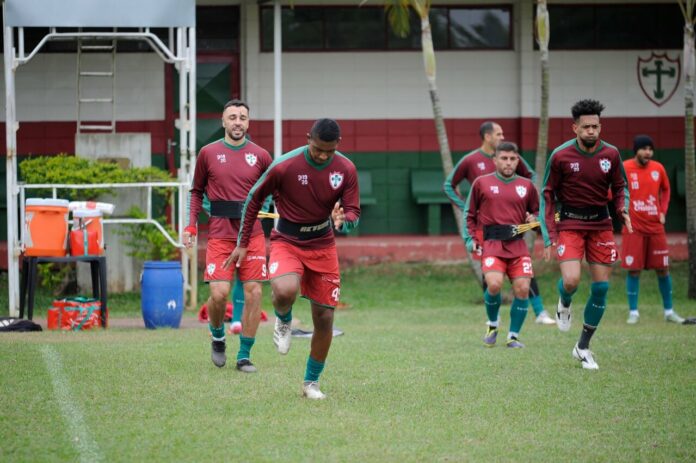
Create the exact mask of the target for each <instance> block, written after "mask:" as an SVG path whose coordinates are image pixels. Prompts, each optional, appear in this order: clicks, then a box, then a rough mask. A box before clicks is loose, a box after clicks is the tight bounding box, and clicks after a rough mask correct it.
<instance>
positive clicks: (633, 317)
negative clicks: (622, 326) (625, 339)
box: [626, 310, 640, 325]
mask: <svg viewBox="0 0 696 463" xmlns="http://www.w3.org/2000/svg"><path fill="white" fill-rule="evenodd" d="M639 318H640V314H638V311H633V310H630V311H629V312H628V319H627V320H626V323H628V324H629V325H635V324H636V323H638V319H639Z"/></svg>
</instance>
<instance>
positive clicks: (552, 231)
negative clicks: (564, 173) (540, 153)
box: [539, 154, 561, 247]
mask: <svg viewBox="0 0 696 463" xmlns="http://www.w3.org/2000/svg"><path fill="white" fill-rule="evenodd" d="M556 160H557V158H555V156H554V154H551V157H550V158H549V160H548V162H547V163H546V171H545V172H544V183H543V184H542V187H541V192H542V194H541V201H540V203H539V221H540V222H541V236H542V237H543V239H544V247H549V246H551V245H552V244H555V243H556V240H557V239H558V238H557V233H556V222H555V220H556V219H555V213H556V194H555V190H556V188H557V187H558V185H559V184H560V180H561V177H560V169H559V167H558V162H556Z"/></svg>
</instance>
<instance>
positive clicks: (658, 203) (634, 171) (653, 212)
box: [623, 159, 671, 234]
mask: <svg viewBox="0 0 696 463" xmlns="http://www.w3.org/2000/svg"><path fill="white" fill-rule="evenodd" d="M623 165H624V170H625V171H626V178H627V180H628V191H629V193H630V195H631V199H630V204H631V207H630V210H629V215H630V217H631V225H632V226H633V230H635V231H637V232H640V233H645V234H656V233H664V231H665V226H664V225H663V224H661V223H660V213H663V214H665V215H667V208H668V207H669V198H670V195H671V193H670V187H669V178H668V177H667V173H666V172H665V168H664V167H663V166H662V164H660V163H659V162H657V161H653V160H650V161H648V163H647V164H646V165H644V166H641V165H640V164H639V163H638V162H637V161H636V160H635V159H628V160H626V161H624V164H623Z"/></svg>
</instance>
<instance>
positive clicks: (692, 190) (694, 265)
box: [683, 18, 696, 299]
mask: <svg viewBox="0 0 696 463" xmlns="http://www.w3.org/2000/svg"><path fill="white" fill-rule="evenodd" d="M689 19H690V18H687V22H686V25H685V27H684V53H683V55H684V65H685V66H684V69H685V71H686V72H685V74H686V76H685V81H684V110H685V117H684V136H685V140H684V169H685V180H686V233H687V243H688V248H689V286H688V297H689V299H696V197H695V195H696V159H695V158H694V66H695V62H694V59H696V57H695V56H694V26H693V24H692V23H691V21H690V20H689Z"/></svg>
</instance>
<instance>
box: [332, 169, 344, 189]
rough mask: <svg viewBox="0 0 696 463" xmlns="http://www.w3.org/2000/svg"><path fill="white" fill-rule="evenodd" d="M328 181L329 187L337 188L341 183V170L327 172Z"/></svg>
mask: <svg viewBox="0 0 696 463" xmlns="http://www.w3.org/2000/svg"><path fill="white" fill-rule="evenodd" d="M329 183H331V188H333V189H334V190H337V189H338V187H340V186H341V185H343V173H342V172H331V173H330V174H329Z"/></svg>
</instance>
